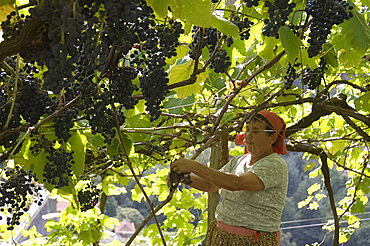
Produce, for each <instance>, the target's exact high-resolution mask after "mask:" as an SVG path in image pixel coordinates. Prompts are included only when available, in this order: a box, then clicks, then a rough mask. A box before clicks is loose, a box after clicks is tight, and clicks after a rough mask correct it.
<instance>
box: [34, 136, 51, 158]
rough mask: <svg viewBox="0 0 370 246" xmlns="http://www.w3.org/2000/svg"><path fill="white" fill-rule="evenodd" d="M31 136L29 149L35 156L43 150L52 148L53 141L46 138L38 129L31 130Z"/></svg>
mask: <svg viewBox="0 0 370 246" xmlns="http://www.w3.org/2000/svg"><path fill="white" fill-rule="evenodd" d="M31 136H32V138H31V146H30V150H31V153H32V154H33V155H34V156H37V155H38V154H40V153H41V152H44V150H48V149H50V148H52V146H53V144H54V143H55V142H53V141H50V140H49V139H47V138H46V137H45V135H43V134H39V133H38V131H34V132H32V133H31Z"/></svg>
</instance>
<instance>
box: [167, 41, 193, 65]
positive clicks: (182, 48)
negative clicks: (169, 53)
mask: <svg viewBox="0 0 370 246" xmlns="http://www.w3.org/2000/svg"><path fill="white" fill-rule="evenodd" d="M189 50H190V49H189V46H188V45H186V44H182V45H179V46H177V48H176V53H177V56H173V57H171V58H166V63H167V64H169V65H173V64H175V62H176V60H177V59H179V58H180V59H181V58H182V57H184V56H186V55H187V54H188V52H189Z"/></svg>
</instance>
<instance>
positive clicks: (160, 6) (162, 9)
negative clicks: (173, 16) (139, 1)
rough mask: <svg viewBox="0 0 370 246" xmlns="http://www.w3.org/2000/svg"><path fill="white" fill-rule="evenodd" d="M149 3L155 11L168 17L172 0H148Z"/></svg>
mask: <svg viewBox="0 0 370 246" xmlns="http://www.w3.org/2000/svg"><path fill="white" fill-rule="evenodd" d="M146 2H147V4H148V5H149V6H150V7H152V8H153V10H154V12H155V13H156V14H157V15H159V16H161V17H163V18H164V17H166V16H167V11H168V6H169V5H170V0H147V1H146Z"/></svg>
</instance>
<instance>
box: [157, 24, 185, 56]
mask: <svg viewBox="0 0 370 246" xmlns="http://www.w3.org/2000/svg"><path fill="white" fill-rule="evenodd" d="M183 33H184V29H183V28H182V24H181V23H180V22H174V21H173V20H170V21H169V25H168V26H164V25H163V24H160V25H159V26H158V27H157V36H158V38H159V47H160V49H159V50H160V51H161V52H162V53H163V55H164V56H166V57H168V58H171V57H172V56H176V55H177V53H176V47H177V46H178V45H179V41H178V40H179V37H180V35H181V34H183Z"/></svg>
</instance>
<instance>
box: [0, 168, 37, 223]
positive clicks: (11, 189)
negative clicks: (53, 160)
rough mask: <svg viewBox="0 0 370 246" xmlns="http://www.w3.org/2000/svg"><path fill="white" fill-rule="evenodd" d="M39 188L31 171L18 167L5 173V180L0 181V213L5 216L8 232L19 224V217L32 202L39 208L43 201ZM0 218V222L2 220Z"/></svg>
mask: <svg viewBox="0 0 370 246" xmlns="http://www.w3.org/2000/svg"><path fill="white" fill-rule="evenodd" d="M40 189H41V188H40V187H38V186H37V178H36V175H35V174H33V173H32V172H31V171H28V172H26V171H24V170H23V169H22V168H21V167H20V166H18V165H17V166H16V167H15V169H9V170H6V171H5V178H4V179H3V180H1V181H0V195H1V196H0V212H1V213H4V214H6V215H7V218H6V224H7V229H8V230H13V229H14V226H15V225H19V224H20V219H21V216H22V215H23V214H25V213H27V211H28V208H29V206H30V204H31V203H32V201H29V200H28V198H32V199H34V203H36V204H38V205H39V206H40V205H42V202H43V199H42V196H41V195H39V191H40ZM3 219H4V218H2V217H1V216H0V220H3Z"/></svg>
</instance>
